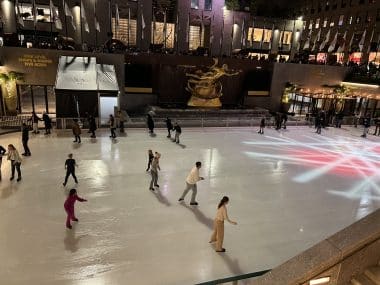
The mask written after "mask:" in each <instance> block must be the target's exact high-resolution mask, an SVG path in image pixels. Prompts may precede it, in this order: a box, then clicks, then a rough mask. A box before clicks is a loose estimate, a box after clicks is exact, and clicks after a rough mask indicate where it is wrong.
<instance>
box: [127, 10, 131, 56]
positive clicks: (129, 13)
mask: <svg viewBox="0 0 380 285" xmlns="http://www.w3.org/2000/svg"><path fill="white" fill-rule="evenodd" d="M127 33H128V34H127V39H128V50H129V48H130V43H129V41H130V39H131V7H129V6H128V30H127Z"/></svg>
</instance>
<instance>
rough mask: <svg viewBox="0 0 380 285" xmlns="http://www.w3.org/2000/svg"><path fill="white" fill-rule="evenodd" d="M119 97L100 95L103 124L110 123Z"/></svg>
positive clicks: (101, 123)
mask: <svg viewBox="0 0 380 285" xmlns="http://www.w3.org/2000/svg"><path fill="white" fill-rule="evenodd" d="M117 99H118V98H117V97H105V96H100V97H99V116H100V118H99V122H100V125H101V126H104V125H106V124H107V123H108V120H109V117H110V115H111V114H112V115H114V113H115V107H117V106H118V102H117Z"/></svg>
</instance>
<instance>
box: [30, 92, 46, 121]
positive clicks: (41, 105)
mask: <svg viewBox="0 0 380 285" xmlns="http://www.w3.org/2000/svg"><path fill="white" fill-rule="evenodd" d="M32 88H33V99H34V100H33V101H34V111H35V112H36V113H37V114H42V113H43V112H46V101H45V87H44V86H32Z"/></svg>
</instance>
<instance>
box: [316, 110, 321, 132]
mask: <svg viewBox="0 0 380 285" xmlns="http://www.w3.org/2000/svg"><path fill="white" fill-rule="evenodd" d="M315 126H316V128H317V131H316V133H317V134H319V135H320V134H321V130H322V117H321V116H320V115H317V117H316V118H315Z"/></svg>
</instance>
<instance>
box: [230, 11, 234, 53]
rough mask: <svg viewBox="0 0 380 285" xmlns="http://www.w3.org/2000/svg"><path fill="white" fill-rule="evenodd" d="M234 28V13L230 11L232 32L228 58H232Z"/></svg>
mask: <svg viewBox="0 0 380 285" xmlns="http://www.w3.org/2000/svg"><path fill="white" fill-rule="evenodd" d="M234 27H235V13H234V11H232V31H231V46H230V56H232V50H233V46H234Z"/></svg>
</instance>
